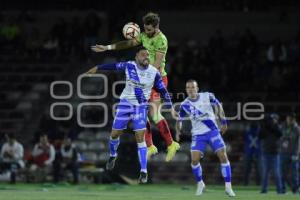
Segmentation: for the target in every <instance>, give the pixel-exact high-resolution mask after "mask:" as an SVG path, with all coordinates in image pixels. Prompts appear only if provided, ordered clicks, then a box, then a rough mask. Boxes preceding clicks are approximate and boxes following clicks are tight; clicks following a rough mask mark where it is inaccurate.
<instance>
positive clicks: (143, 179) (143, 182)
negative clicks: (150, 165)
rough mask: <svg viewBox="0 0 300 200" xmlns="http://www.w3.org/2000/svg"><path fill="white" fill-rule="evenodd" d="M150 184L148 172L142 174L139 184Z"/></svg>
mask: <svg viewBox="0 0 300 200" xmlns="http://www.w3.org/2000/svg"><path fill="white" fill-rule="evenodd" d="M147 182H148V174H147V173H146V172H141V173H140V177H139V183H140V184H145V183H147Z"/></svg>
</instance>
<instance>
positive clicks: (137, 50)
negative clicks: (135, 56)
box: [136, 46, 148, 53]
mask: <svg viewBox="0 0 300 200" xmlns="http://www.w3.org/2000/svg"><path fill="white" fill-rule="evenodd" d="M143 50H146V51H148V49H146V48H145V47H144V46H139V47H137V48H136V53H139V52H140V51H143Z"/></svg>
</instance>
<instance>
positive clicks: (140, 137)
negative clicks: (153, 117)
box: [135, 130, 145, 143]
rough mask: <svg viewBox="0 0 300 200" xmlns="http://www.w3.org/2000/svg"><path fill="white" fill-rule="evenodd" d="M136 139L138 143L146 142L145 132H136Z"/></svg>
mask: <svg viewBox="0 0 300 200" xmlns="http://www.w3.org/2000/svg"><path fill="white" fill-rule="evenodd" d="M135 139H136V142H138V143H140V142H144V141H145V130H142V131H136V132H135Z"/></svg>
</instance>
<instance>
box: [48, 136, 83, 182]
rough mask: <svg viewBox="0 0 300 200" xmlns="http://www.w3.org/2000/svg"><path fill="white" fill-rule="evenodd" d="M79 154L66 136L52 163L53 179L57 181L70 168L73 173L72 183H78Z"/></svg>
mask: <svg viewBox="0 0 300 200" xmlns="http://www.w3.org/2000/svg"><path fill="white" fill-rule="evenodd" d="M78 161H79V154H78V151H77V149H76V148H75V145H74V144H73V143H72V140H71V139H70V138H68V137H66V138H65V139H64V141H63V144H62V146H61V149H60V153H59V156H58V158H57V159H56V160H55V163H54V181H55V182H59V180H60V177H63V175H64V174H65V171H66V170H70V171H71V172H72V175H73V183H74V184H77V183H78V175H79V174H78V169H79V163H78Z"/></svg>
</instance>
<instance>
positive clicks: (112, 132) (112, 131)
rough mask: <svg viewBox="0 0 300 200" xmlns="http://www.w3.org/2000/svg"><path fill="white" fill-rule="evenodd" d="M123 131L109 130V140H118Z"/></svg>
mask: <svg viewBox="0 0 300 200" xmlns="http://www.w3.org/2000/svg"><path fill="white" fill-rule="evenodd" d="M122 133H123V130H111V134H110V136H111V138H113V139H116V138H118V137H119V136H120V135H122Z"/></svg>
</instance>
